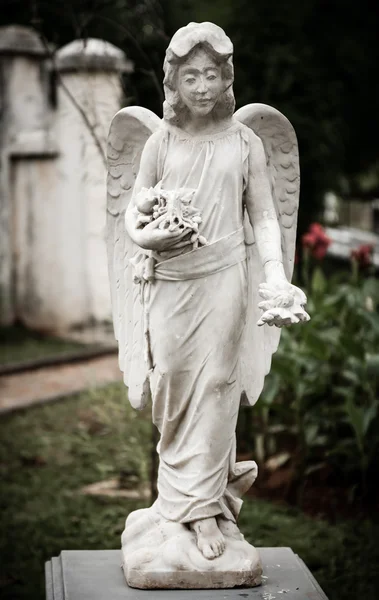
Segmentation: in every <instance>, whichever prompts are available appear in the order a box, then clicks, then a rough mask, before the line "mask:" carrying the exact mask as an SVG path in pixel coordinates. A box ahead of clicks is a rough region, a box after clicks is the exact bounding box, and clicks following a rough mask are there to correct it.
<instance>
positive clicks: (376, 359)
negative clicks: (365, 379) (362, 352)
mask: <svg viewBox="0 0 379 600" xmlns="http://www.w3.org/2000/svg"><path fill="white" fill-rule="evenodd" d="M365 359H366V367H367V374H368V375H369V376H370V377H379V354H369V353H367V354H366V356H365Z"/></svg>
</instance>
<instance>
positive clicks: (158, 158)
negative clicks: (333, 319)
mask: <svg viewBox="0 0 379 600" xmlns="http://www.w3.org/2000/svg"><path fill="white" fill-rule="evenodd" d="M232 55H233V45H232V43H231V41H230V39H229V38H228V37H227V36H226V34H225V33H224V31H223V30H222V29H221V28H220V27H218V26H216V25H214V24H212V23H190V24H189V25H187V26H186V27H183V28H181V29H179V31H177V33H176V34H175V35H174V36H173V38H172V40H171V42H170V45H169V47H168V49H167V52H166V59H165V62H164V74H165V77H164V91H165V102H164V105H163V113H164V116H163V119H162V120H160V119H159V118H158V117H157V116H156V115H154V114H153V113H152V112H151V111H148V110H146V109H144V108H141V107H128V108H124V109H122V110H121V111H119V112H118V113H117V114H116V115H115V117H114V119H113V121H112V124H111V127H110V132H109V138H108V162H109V174H108V184H107V185H108V210H107V244H108V256H109V273H110V280H111V292H112V306H113V320H114V329H115V335H116V338H117V340H118V343H119V363H120V368H121V370H122V371H123V373H124V377H125V383H126V385H127V386H128V388H129V399H130V402H131V403H132V405H133V406H134V407H136V408H142V407H143V406H144V405H145V404H146V401H147V400H148V398H149V397H150V396H151V399H152V418H153V422H154V423H155V425H156V426H157V428H158V430H159V432H160V441H159V444H158V448H157V450H158V453H159V474H158V498H157V500H156V501H155V503H154V505H153V506H152V507H151V508H149V509H143V510H139V511H135V512H133V513H131V514H130V515H129V517H128V519H127V521H126V526H125V531H124V533H123V537H122V545H123V554H124V571H125V575H126V579H127V582H128V583H129V585H131V586H133V587H142V588H154V587H161V588H170V587H176V588H178V587H184V588H186V587H187V588H191V587H192V588H196V587H200V588H201V587H203V588H204V587H232V586H235V585H245V586H252V585H256V584H258V583H259V581H260V574H261V566H260V562H259V556H258V554H257V552H256V550H255V549H254V548H253V547H252V546H251V545H250V544H248V543H247V542H246V541H245V540H244V538H243V535H242V534H241V533H240V531H239V529H238V527H237V524H236V522H237V517H238V513H239V511H240V508H241V504H242V501H241V499H240V498H241V495H242V494H243V493H244V492H246V491H247V490H248V489H249V487H250V486H251V485H252V483H253V482H254V480H255V478H256V475H257V466H256V464H255V462H253V461H245V462H239V463H237V462H236V441H235V429H236V423H237V416H238V410H239V406H240V402H241V398H242V399H243V401H244V402H248V403H250V404H251V405H252V404H254V403H255V402H256V400H257V399H258V397H259V395H260V393H261V390H262V387H263V382H264V377H265V375H266V374H267V373H268V371H269V369H270V364H271V355H272V353H273V352H275V350H276V349H277V346H278V342H279V336H280V327H282V326H283V325H288V324H291V323H298V322H299V321H306V320H308V319H309V317H308V315H307V313H306V312H305V310H304V306H305V304H306V297H305V295H304V293H303V292H302V291H301V290H300V289H298V288H296V287H295V286H293V285H291V283H290V280H291V276H292V270H293V261H294V251H295V236H296V220H297V210H298V198H299V163H298V149H297V141H296V136H295V132H294V130H293V128H292V126H291V124H290V123H289V121H288V120H287V119H286V118H285V117H284V116H283V115H282V114H281V113H280V112H278V111H277V110H275V109H274V108H272V107H269V106H266V105H263V104H249V105H248V106H245V107H243V108H241V109H240V110H238V111H237V112H236V113H234V106H235V102H234V96H233V87H232V85H233V62H232ZM262 311H263V312H262ZM273 326H274V327H273Z"/></svg>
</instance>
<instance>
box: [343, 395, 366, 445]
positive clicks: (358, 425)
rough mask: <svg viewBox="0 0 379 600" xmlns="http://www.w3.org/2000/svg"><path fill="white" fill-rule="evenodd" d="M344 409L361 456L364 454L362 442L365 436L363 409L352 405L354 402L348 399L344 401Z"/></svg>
mask: <svg viewBox="0 0 379 600" xmlns="http://www.w3.org/2000/svg"><path fill="white" fill-rule="evenodd" d="M345 408H346V412H347V414H348V416H349V423H350V425H351V427H352V428H353V430H354V433H355V438H356V442H357V446H358V448H359V450H360V452H361V454H363V452H364V446H363V441H364V434H365V430H364V413H363V409H362V408H361V407H359V406H357V405H356V404H355V403H354V400H353V399H352V398H349V399H348V400H347V401H346V405H345Z"/></svg>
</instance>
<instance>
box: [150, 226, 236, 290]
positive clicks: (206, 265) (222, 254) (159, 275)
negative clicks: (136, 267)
mask: <svg viewBox="0 0 379 600" xmlns="http://www.w3.org/2000/svg"><path fill="white" fill-rule="evenodd" d="M244 260H246V246H245V235H244V229H243V227H241V228H240V229H237V230H236V231H233V232H232V233H229V234H228V235H226V236H225V237H223V238H220V239H219V240H216V241H215V242H212V243H211V244H207V245H206V246H202V247H201V248H197V249H196V250H191V251H190V252H187V253H186V254H180V255H179V256H174V257H173V258H168V259H167V260H164V261H161V262H157V263H156V264H155V267H154V276H155V279H161V280H165V281H184V280H186V279H199V278H200V277H206V276H207V275H213V274H214V273H218V272H219V271H223V270H224V269H228V268H229V267H232V266H234V265H236V264H238V263H240V262H243V261H244Z"/></svg>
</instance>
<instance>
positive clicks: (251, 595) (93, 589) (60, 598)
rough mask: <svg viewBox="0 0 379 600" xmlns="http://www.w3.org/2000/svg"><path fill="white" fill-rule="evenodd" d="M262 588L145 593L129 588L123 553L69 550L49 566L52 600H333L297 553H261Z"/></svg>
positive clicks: (286, 550) (48, 595)
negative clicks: (122, 564) (122, 566)
mask: <svg viewBox="0 0 379 600" xmlns="http://www.w3.org/2000/svg"><path fill="white" fill-rule="evenodd" d="M259 554H260V556H261V560H262V565H263V575H262V585H261V586H258V587H253V588H245V589H243V590H241V589H238V588H233V589H225V590H223V591H222V592H220V590H217V589H216V590H209V589H208V590H139V589H134V588H131V587H129V586H128V585H127V584H126V583H125V578H124V576H123V573H122V569H121V563H122V556H121V552H120V550H63V551H62V552H61V554H60V556H59V557H54V558H52V559H51V560H49V561H48V562H47V563H46V568H45V573H46V600H220V599H222V600H241V597H242V596H243V600H262V599H263V600H269V599H271V600H273V598H276V599H277V600H280V599H282V600H305V598H312V600H328V599H327V597H326V596H325V594H324V592H323V591H322V589H321V588H320V586H319V585H318V583H317V581H316V580H315V578H314V577H313V575H312V573H311V572H310V571H309V570H308V569H307V567H306V566H305V564H304V563H303V561H302V560H301V559H300V558H299V557H298V556H297V555H296V554H294V553H293V552H292V550H291V548H259Z"/></svg>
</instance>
